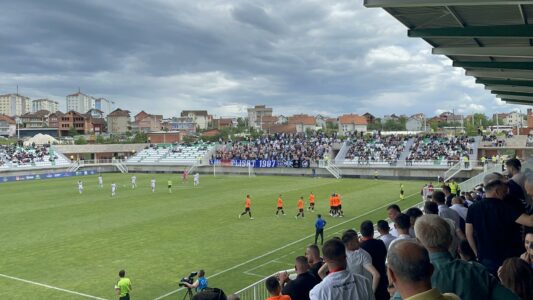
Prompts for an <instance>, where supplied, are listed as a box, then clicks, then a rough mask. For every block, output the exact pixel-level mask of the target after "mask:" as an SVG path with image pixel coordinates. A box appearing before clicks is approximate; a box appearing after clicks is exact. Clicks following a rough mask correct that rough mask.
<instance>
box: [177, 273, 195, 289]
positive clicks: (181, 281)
mask: <svg viewBox="0 0 533 300" xmlns="http://www.w3.org/2000/svg"><path fill="white" fill-rule="evenodd" d="M196 275H198V272H191V274H189V276H188V277H183V278H182V279H180V282H179V283H178V285H179V286H185V284H184V283H185V282H186V283H188V284H192V283H193V282H194V277H195V276H196Z"/></svg>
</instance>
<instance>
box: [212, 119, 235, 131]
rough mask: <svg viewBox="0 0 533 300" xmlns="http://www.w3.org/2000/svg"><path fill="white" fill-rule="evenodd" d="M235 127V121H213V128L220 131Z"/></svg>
mask: <svg viewBox="0 0 533 300" xmlns="http://www.w3.org/2000/svg"><path fill="white" fill-rule="evenodd" d="M236 126H237V119H232V118H220V119H213V128H215V129H222V128H231V127H236Z"/></svg>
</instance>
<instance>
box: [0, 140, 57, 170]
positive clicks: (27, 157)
mask: <svg viewBox="0 0 533 300" xmlns="http://www.w3.org/2000/svg"><path fill="white" fill-rule="evenodd" d="M56 159H57V156H56V155H51V154H50V147H49V146H41V147H36V146H35V145H32V146H28V147H19V146H17V145H15V144H11V145H0V166H3V165H5V164H8V163H11V164H13V165H17V166H22V165H30V164H32V163H35V162H42V161H54V160H56Z"/></svg>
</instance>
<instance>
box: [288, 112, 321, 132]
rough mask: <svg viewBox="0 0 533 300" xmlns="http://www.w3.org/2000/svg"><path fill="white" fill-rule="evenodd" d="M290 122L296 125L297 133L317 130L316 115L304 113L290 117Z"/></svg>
mask: <svg viewBox="0 0 533 300" xmlns="http://www.w3.org/2000/svg"><path fill="white" fill-rule="evenodd" d="M288 124H289V125H294V126H296V132H297V133H302V132H303V133H305V132H306V131H307V130H313V131H314V130H316V119H315V117H313V116H308V115H304V114H300V115H294V116H291V117H289V120H288Z"/></svg>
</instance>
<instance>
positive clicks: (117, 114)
mask: <svg viewBox="0 0 533 300" xmlns="http://www.w3.org/2000/svg"><path fill="white" fill-rule="evenodd" d="M107 116H108V117H128V118H129V116H130V111H129V110H122V109H120V108H117V109H115V110H114V111H113V112H111V113H110V114H109V115H107Z"/></svg>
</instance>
